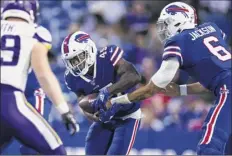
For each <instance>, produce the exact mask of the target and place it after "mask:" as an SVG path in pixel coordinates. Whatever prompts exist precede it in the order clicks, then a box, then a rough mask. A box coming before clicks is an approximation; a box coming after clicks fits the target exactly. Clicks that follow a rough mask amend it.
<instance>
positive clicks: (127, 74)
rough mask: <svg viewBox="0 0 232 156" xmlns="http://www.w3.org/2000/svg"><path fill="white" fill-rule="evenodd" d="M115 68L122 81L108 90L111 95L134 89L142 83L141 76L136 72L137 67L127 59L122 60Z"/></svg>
mask: <svg viewBox="0 0 232 156" xmlns="http://www.w3.org/2000/svg"><path fill="white" fill-rule="evenodd" d="M115 68H116V72H117V75H118V76H119V77H120V79H119V81H117V82H116V83H114V84H113V85H111V86H109V87H108V88H107V89H108V91H109V93H110V94H111V95H113V94H117V93H120V92H123V91H125V90H127V89H129V88H131V87H134V86H135V85H136V84H137V83H139V82H140V81H141V75H140V74H139V73H138V72H137V71H136V69H135V67H134V66H133V65H132V64H131V63H130V62H128V61H126V60H125V59H123V58H121V59H120V60H119V61H118V63H117V65H116V66H115Z"/></svg>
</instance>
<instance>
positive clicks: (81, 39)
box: [75, 34, 90, 43]
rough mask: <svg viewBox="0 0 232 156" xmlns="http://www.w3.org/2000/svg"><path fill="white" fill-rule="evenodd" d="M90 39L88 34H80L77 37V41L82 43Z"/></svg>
mask: <svg viewBox="0 0 232 156" xmlns="http://www.w3.org/2000/svg"><path fill="white" fill-rule="evenodd" d="M88 39H90V36H89V35H88V34H79V35H76V37H75V41H77V42H80V43H87V42H88Z"/></svg>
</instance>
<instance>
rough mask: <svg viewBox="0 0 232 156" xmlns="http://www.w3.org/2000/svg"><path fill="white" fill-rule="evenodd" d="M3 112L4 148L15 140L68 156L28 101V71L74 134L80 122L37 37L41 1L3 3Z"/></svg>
mask: <svg viewBox="0 0 232 156" xmlns="http://www.w3.org/2000/svg"><path fill="white" fill-rule="evenodd" d="M1 3H2V4H1V6H2V9H1V18H2V20H1V104H0V106H1V109H0V110H1V112H0V128H1V129H0V133H1V134H0V149H1V150H2V149H3V147H4V145H7V144H8V143H9V141H10V140H11V139H12V138H13V137H15V138H16V139H17V140H18V141H20V142H22V143H23V144H25V145H27V146H28V147H31V148H33V149H34V150H36V151H37V152H38V153H40V154H54V155H55V154H57V155H58V154H59V155H62V154H66V151H65V149H64V146H63V144H62V142H61V140H60V138H59V137H58V136H57V134H56V133H55V132H54V130H53V129H52V128H51V127H50V126H49V125H48V124H47V122H46V121H45V120H44V119H43V118H42V116H40V115H39V113H38V112H37V111H36V110H35V109H34V108H33V107H31V106H30V105H28V104H27V101H26V100H25V98H24V90H25V85H26V81H27V75H28V70H29V68H30V66H32V68H33V70H34V72H35V75H36V77H37V79H38V81H39V83H40V85H41V87H42V88H43V89H44V91H45V92H46V94H47V95H48V97H49V98H50V99H51V101H52V102H53V103H54V104H55V105H56V108H57V109H58V111H59V112H60V113H61V114H62V117H63V120H64V122H65V124H66V126H67V128H68V129H69V128H70V127H69V126H71V127H72V130H73V133H72V134H74V133H75V131H76V121H75V119H74V117H73V115H72V114H71V113H70V110H69V107H68V105H67V103H66V101H65V99H64V97H63V95H62V91H61V88H60V86H59V83H58V81H57V79H56V77H55V75H54V74H53V73H52V71H51V69H50V67H49V62H48V58H47V52H48V50H47V49H46V47H45V46H44V45H43V44H42V43H40V41H39V40H38V38H36V35H38V34H37V33H36V28H35V26H34V22H35V20H36V14H37V9H38V1H36V0H31V1H22V0H12V1H1Z"/></svg>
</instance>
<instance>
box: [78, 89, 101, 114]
mask: <svg viewBox="0 0 232 156" xmlns="http://www.w3.org/2000/svg"><path fill="white" fill-rule="evenodd" d="M97 95H98V94H97V93H93V94H90V95H87V96H85V97H84V98H83V99H81V100H80V102H79V106H80V107H81V109H82V110H84V111H86V112H88V113H91V114H93V113H95V112H94V110H93V109H92V107H91V102H92V101H93V100H95V99H96V98H97Z"/></svg>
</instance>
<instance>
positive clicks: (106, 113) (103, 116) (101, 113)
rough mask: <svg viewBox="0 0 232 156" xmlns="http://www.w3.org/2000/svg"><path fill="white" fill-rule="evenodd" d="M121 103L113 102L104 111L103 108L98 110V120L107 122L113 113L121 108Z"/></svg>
mask: <svg viewBox="0 0 232 156" xmlns="http://www.w3.org/2000/svg"><path fill="white" fill-rule="evenodd" d="M121 107H122V106H121V105H118V104H114V105H113V106H112V107H111V108H110V109H108V110H107V111H104V110H103V109H100V110H99V120H100V121H101V122H103V123H107V122H109V121H110V120H111V119H112V118H113V117H114V115H115V114H116V113H117V112H118V111H119V110H120V109H121Z"/></svg>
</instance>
